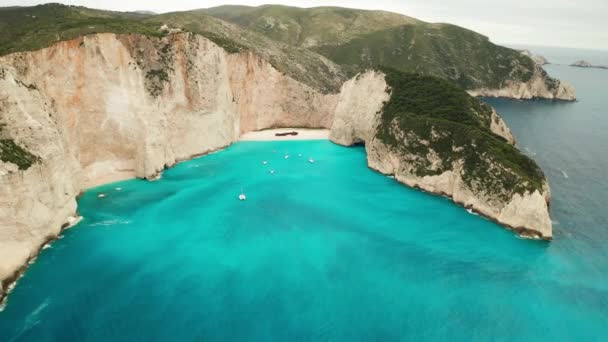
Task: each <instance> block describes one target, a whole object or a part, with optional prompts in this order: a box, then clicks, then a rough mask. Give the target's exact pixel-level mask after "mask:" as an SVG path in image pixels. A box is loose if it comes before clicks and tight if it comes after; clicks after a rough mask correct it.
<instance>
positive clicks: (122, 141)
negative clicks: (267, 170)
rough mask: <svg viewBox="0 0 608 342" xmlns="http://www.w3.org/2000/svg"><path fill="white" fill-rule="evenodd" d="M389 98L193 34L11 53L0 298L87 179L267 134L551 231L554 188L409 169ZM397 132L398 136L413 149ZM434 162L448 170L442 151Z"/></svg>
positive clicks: (497, 124) (501, 218)
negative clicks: (332, 87)
mask: <svg viewBox="0 0 608 342" xmlns="http://www.w3.org/2000/svg"><path fill="white" fill-rule="evenodd" d="M539 77H540V76H539ZM535 82H536V83H535ZM491 92H492V91H491V90H487V91H486V93H485V94H483V95H488V94H491ZM481 93H483V92H482V91H480V92H479V93H478V95H480V94H481ZM495 94H497V95H501V96H511V97H516V98H529V97H535V96H536V95H539V94H544V95H548V96H553V97H556V98H560V97H566V98H567V97H569V96H573V94H572V93H571V92H570V89H569V88H567V87H566V86H564V85H563V84H561V83H560V84H558V85H555V87H554V88H550V87H549V88H547V85H546V84H544V83H542V84H540V83H538V82H537V81H531V83H530V82H529V83H526V84H514V85H513V86H512V89H511V88H510V89H506V90H501V91H496V93H495ZM390 98H391V90H390V86H389V85H388V83H387V81H386V79H385V75H384V73H383V72H381V71H369V72H366V73H362V74H360V75H358V76H357V77H355V78H354V79H352V80H350V81H348V82H346V83H345V84H344V85H343V87H342V89H341V91H340V93H339V94H332V93H324V92H322V91H319V90H317V89H315V88H312V87H311V86H308V85H306V84H303V83H301V82H299V81H297V80H295V79H293V78H291V77H289V76H287V75H286V74H283V73H281V72H279V71H277V70H276V69H275V68H274V67H273V66H272V65H271V64H270V63H268V62H267V61H266V60H264V59H262V58H260V57H259V56H257V55H255V54H253V53H251V52H239V53H228V52H226V51H225V50H224V49H222V48H220V47H219V46H218V45H216V44H215V43H213V42H211V41H210V40H208V39H206V38H203V37H202V36H199V35H196V34H192V33H177V34H172V35H168V36H165V37H162V38H154V37H146V36H143V35H136V34H124V35H123V34H113V33H106V34H93V35H88V36H84V37H80V38H76V39H73V40H69V41H62V42H58V43H56V44H54V45H52V46H50V47H48V48H44V49H40V50H37V51H31V52H18V53H13V54H10V55H6V56H2V57H0V142H2V143H6V146H9V147H10V149H7V151H9V152H11V153H12V154H11V155H10V157H11V158H12V159H10V160H11V161H5V162H2V161H0V188H2V193H1V194H0V283H1V284H2V286H0V290H1V289H5V290H6V289H7V288H8V286H7V285H8V284H9V283H10V282H12V281H14V280H15V279H16V277H17V276H18V275H19V274H20V272H21V271H22V270H23V268H24V267H25V266H24V265H27V264H28V261H29V260H31V259H32V258H34V257H35V256H36V255H37V253H38V252H39V250H40V249H41V248H42V246H43V245H44V244H45V243H46V242H47V241H49V240H52V239H54V238H56V237H57V236H58V235H59V234H60V232H61V230H62V228H64V227H66V226H68V225H69V224H70V222H71V221H72V220H73V217H76V216H77V212H76V211H77V206H76V197H77V196H78V194H79V193H81V192H82V191H83V190H84V189H86V188H87V187H89V186H90V185H92V184H96V183H97V182H98V181H99V180H100V179H103V180H107V181H110V180H113V179H118V178H124V177H128V176H136V177H140V178H153V177H155V176H156V175H158V173H159V172H161V171H162V170H163V169H165V168H167V167H170V166H172V165H174V164H175V163H176V162H178V161H180V160H185V159H188V158H191V157H192V156H196V155H200V154H204V153H207V152H210V151H214V150H217V149H220V148H222V147H225V146H228V145H230V144H231V143H233V142H235V141H236V140H237V139H238V138H239V136H240V135H241V134H243V133H246V132H249V131H254V130H260V129H265V128H270V127H311V128H331V139H332V140H333V141H335V142H336V143H339V144H342V145H351V144H354V143H357V142H365V144H366V150H367V153H368V161H369V166H370V167H371V168H373V169H376V170H378V171H380V172H382V173H385V174H393V175H395V176H396V178H397V179H398V180H399V181H400V182H402V183H405V184H408V185H410V186H416V187H420V188H422V189H425V190H427V191H431V192H434V193H440V194H445V195H448V196H451V197H452V198H453V199H454V201H456V202H458V203H461V204H463V205H464V206H466V207H468V208H473V209H474V210H476V211H478V212H480V213H482V214H484V215H486V216H488V217H491V218H492V219H494V220H496V221H498V222H500V223H502V224H504V225H507V226H510V227H512V228H514V229H518V230H520V231H522V232H528V233H530V234H532V235H534V236H537V237H541V238H550V237H551V221H550V220H549V214H548V209H547V201H548V198H549V191H548V187H546V184H545V185H544V186H543V190H541V191H536V192H530V193H529V192H521V193H517V194H512V193H511V192H510V191H505V192H501V194H500V196H499V195H496V194H491V193H484V192H480V191H478V189H477V188H475V187H471V185H470V184H466V182H463V175H465V173H464V172H465V171H463V169H462V167H463V166H462V163H463V162H462V161H461V160H452V161H450V165H449V166H446V170H447V171H445V172H442V173H441V174H438V175H434V176H419V175H417V174H415V173H413V172H412V170H411V168H409V167H408V165H410V163H411V158H418V157H420V156H414V155H411V154H408V153H405V152H402V151H398V150H396V149H395V148H394V147H393V146H391V145H390V144H387V143H386V142H385V141H383V140H381V139H380V138H379V135H378V129H379V127H381V126H380V125H381V124H382V125H384V124H385V123H384V122H381V121H380V118H381V116H380V114H381V112H382V109H383V105H384V104H385V103H386V102H387V101H389V100H390ZM475 101H477V100H475ZM488 113H491V114H488V115H490V116H488V117H487V118H484V119H483V120H485V121H484V122H486V121H487V125H488V129H491V131H492V132H494V133H495V135H496V136H499V137H502V138H501V139H502V140H501V141H506V142H509V143H511V144H512V143H513V142H514V139H513V137H512V135H511V134H510V132H509V129H508V127H507V126H506V125H505V124H504V122H503V121H502V119H500V117H499V116H498V114H497V113H496V112H495V111H490V112H488ZM490 118H491V120H490ZM486 119H488V120H489V121H488V120H486ZM399 129H400V128H399V127H397V126H395V132H394V133H395V134H397V136H400V137H401V138H400V139H402V141H403V142H404V143H406V142H407V141H408V139H409V138H408V137H406V136H405V135H403V134H402V133H403V132H400V131H399ZM454 148H457V149H458V148H460V147H456V146H455V147H454ZM3 151H4V150H3ZM424 158H425V159H428V161H429V162H430V163H431V164H432V165H435V166H437V165H439V164H440V163H441V162H442V161H441V160H439V159H438V158H437V156H435V155H433V154H432V153H430V154H428V155H426V156H424ZM2 160H5V159H4V158H3V159H2ZM4 295H5V293H3V292H2V291H0V298H2V297H3V296H4Z"/></svg>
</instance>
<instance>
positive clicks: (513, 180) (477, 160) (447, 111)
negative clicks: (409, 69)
mask: <svg viewBox="0 0 608 342" xmlns="http://www.w3.org/2000/svg"><path fill="white" fill-rule="evenodd" d="M382 71H383V72H384V73H385V74H386V75H387V77H386V80H387V83H388V84H389V86H390V88H391V92H392V95H391V99H390V101H389V102H387V103H386V104H385V106H384V109H383V114H382V124H381V125H380V127H379V129H378V137H379V138H380V139H381V140H382V141H384V142H385V143H387V144H388V145H390V146H392V147H393V148H396V149H398V150H400V151H401V152H403V153H405V154H407V155H413V156H415V158H414V160H410V162H411V163H412V165H414V167H415V171H414V172H415V173H416V174H417V175H418V176H425V175H438V174H441V173H443V172H445V171H448V170H451V169H452V162H453V161H457V160H462V161H463V162H464V165H463V169H464V173H463V179H464V181H465V182H466V183H467V185H469V186H470V187H471V188H472V189H476V190H478V191H481V192H486V193H490V194H497V195H499V196H501V197H502V199H504V200H508V199H510V198H511V196H512V194H513V193H524V192H525V191H534V190H536V189H539V190H540V189H542V185H543V181H544V174H543V172H542V170H541V169H540V168H539V167H538V165H537V164H536V163H535V162H534V161H533V160H532V159H530V158H528V157H526V156H525V155H523V154H522V153H521V152H520V151H519V150H518V149H517V148H516V147H514V146H512V145H510V144H508V143H507V142H506V141H505V140H504V139H503V138H501V137H499V136H497V135H495V134H493V133H492V132H491V130H490V120H491V113H492V110H491V108H490V107H489V106H487V105H485V104H483V103H482V102H481V101H479V100H478V99H476V98H473V97H471V96H469V95H468V94H467V93H466V92H465V91H464V90H462V89H461V88H459V87H458V86H456V85H454V84H453V83H451V82H448V81H445V80H442V79H439V78H435V77H431V76H421V75H414V74H406V73H403V72H401V71H397V70H394V69H389V68H382ZM391 124H397V125H398V127H399V130H400V131H402V132H405V133H406V134H407V135H408V137H409V138H408V139H407V143H406V144H404V142H403V141H401V139H400V138H398V137H397V134H398V132H396V131H394V130H393V129H392V125H391ZM433 132H434V133H433ZM410 134H413V135H414V136H413V137H412V136H409V135H410ZM431 150H433V151H434V152H435V153H437V155H438V156H439V158H440V159H441V160H442V165H441V167H439V168H438V169H437V170H431V168H430V167H431V163H430V162H429V161H428V160H427V158H426V156H427V155H428V153H429V152H430V151H431Z"/></svg>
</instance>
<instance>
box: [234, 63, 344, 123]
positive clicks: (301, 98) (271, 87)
mask: <svg viewBox="0 0 608 342" xmlns="http://www.w3.org/2000/svg"><path fill="white" fill-rule="evenodd" d="M227 61H228V75H229V78H230V84H231V88H232V90H233V94H234V101H235V102H236V105H237V107H238V113H239V117H240V125H241V129H240V132H241V133H246V132H251V131H257V130H260V129H265V128H271V127H307V128H329V127H330V126H331V123H332V121H333V116H334V109H335V107H336V100H337V95H335V94H321V93H319V92H318V91H317V90H315V89H313V88H311V87H309V86H307V85H304V84H302V83H300V82H298V81H296V80H294V79H292V78H289V77H286V76H285V75H284V74H282V73H280V72H279V71H277V70H276V69H275V68H273V67H272V66H271V65H270V64H269V63H268V62H266V61H265V60H263V59H262V58H260V57H259V56H257V55H254V54H253V53H240V54H233V55H229V56H228V57H227Z"/></svg>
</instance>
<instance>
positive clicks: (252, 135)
mask: <svg viewBox="0 0 608 342" xmlns="http://www.w3.org/2000/svg"><path fill="white" fill-rule="evenodd" d="M294 131H295V132H298V135H287V136H283V137H281V136H276V135H275V133H285V132H294ZM326 139H329V130H328V129H311V128H276V129H266V130H262V131H255V132H249V133H245V134H243V135H241V138H240V140H241V141H280V140H326Z"/></svg>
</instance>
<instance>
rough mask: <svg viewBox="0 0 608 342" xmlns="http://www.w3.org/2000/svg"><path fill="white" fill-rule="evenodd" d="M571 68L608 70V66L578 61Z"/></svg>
mask: <svg viewBox="0 0 608 342" xmlns="http://www.w3.org/2000/svg"><path fill="white" fill-rule="evenodd" d="M570 66H573V67H579V68H596V69H608V65H599V64H591V63H589V62H587V61H585V60H580V61H576V62H574V63H572V64H570Z"/></svg>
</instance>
